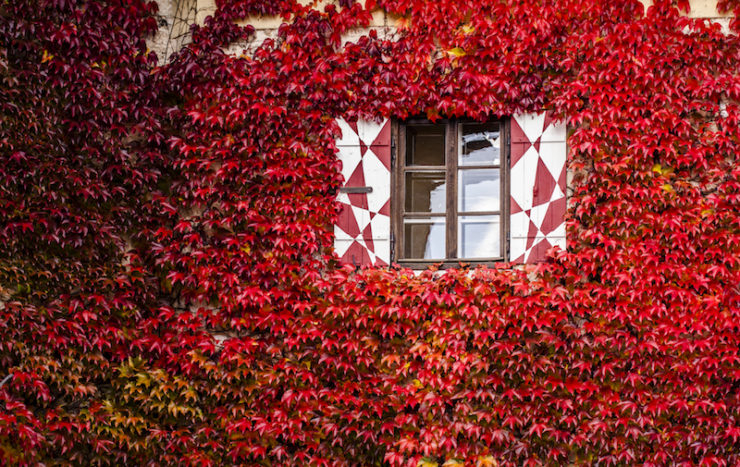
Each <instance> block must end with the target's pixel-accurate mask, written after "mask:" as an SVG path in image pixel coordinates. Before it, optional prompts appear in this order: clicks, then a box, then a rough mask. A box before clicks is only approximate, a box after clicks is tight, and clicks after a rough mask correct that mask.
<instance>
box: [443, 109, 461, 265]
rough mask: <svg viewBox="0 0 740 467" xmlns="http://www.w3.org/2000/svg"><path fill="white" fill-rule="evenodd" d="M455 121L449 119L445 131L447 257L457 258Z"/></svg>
mask: <svg viewBox="0 0 740 467" xmlns="http://www.w3.org/2000/svg"><path fill="white" fill-rule="evenodd" d="M457 138H458V134H457V121H456V120H455V119H452V120H450V121H449V122H448V123H447V127H446V132H445V166H446V169H447V171H446V180H445V184H446V185H447V218H446V225H447V238H446V240H447V258H449V259H453V258H457V145H458V141H457Z"/></svg>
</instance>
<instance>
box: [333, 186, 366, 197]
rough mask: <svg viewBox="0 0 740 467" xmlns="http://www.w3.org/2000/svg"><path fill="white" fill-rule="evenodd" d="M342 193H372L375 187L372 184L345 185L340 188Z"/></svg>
mask: <svg viewBox="0 0 740 467" xmlns="http://www.w3.org/2000/svg"><path fill="white" fill-rule="evenodd" d="M339 192H340V193H346V194H348V195H353V194H357V193H372V192H373V187H371V186H345V187H342V188H340V189H339Z"/></svg>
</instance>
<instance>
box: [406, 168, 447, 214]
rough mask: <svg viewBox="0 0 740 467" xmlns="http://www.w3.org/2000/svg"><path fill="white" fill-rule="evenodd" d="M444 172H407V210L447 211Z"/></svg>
mask: <svg viewBox="0 0 740 467" xmlns="http://www.w3.org/2000/svg"><path fill="white" fill-rule="evenodd" d="M445 193H446V187H445V174H444V172H406V212H445V205H446V197H445Z"/></svg>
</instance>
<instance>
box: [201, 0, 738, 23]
mask: <svg viewBox="0 0 740 467" xmlns="http://www.w3.org/2000/svg"><path fill="white" fill-rule="evenodd" d="M312 1H313V0H299V2H300V3H302V4H304V5H305V4H308V3H311V2H312ZM331 1H332V0H319V5H325V4H327V3H330V2H331ZM640 1H641V2H642V3H643V4H644V5H645V6H646V7H647V6H650V5H652V3H653V0H640ZM689 3H690V4H691V12H690V13H689V16H690V17H692V18H726V17H729V16H731V15H729V14H725V15H721V14H720V13H719V12H718V11H717V0H689ZM215 10H216V2H215V0H198V18H197V20H198V23H199V24H200V23H202V22H203V20H204V19H205V18H206V16H208V15H210V14H212V13H213V12H214V11H215ZM245 22H246V23H249V24H251V25H252V26H254V27H255V29H258V30H265V29H277V28H278V27H279V26H280V24H281V23H282V19H281V18H280V17H276V16H273V17H263V18H256V17H252V18H249V19H247V20H246V21H245ZM394 25H395V20H394V19H393V18H389V17H386V15H385V13H383V12H382V11H378V12H376V13H375V14H374V15H373V22H372V24H371V27H384V26H390V27H392V26H394Z"/></svg>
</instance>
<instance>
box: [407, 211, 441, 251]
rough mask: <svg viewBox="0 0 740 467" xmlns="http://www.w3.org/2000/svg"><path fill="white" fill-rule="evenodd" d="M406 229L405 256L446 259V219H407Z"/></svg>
mask: <svg viewBox="0 0 740 467" xmlns="http://www.w3.org/2000/svg"><path fill="white" fill-rule="evenodd" d="M403 231H404V258H407V259H444V257H445V254H446V252H445V236H446V231H445V221H444V218H443V217H438V218H431V219H406V220H404V225H403Z"/></svg>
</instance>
